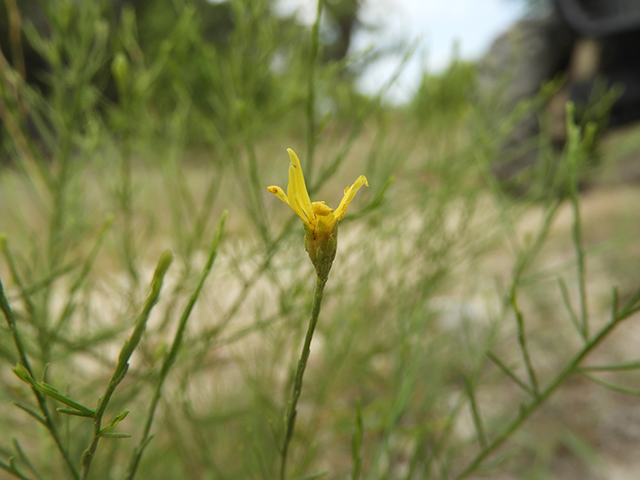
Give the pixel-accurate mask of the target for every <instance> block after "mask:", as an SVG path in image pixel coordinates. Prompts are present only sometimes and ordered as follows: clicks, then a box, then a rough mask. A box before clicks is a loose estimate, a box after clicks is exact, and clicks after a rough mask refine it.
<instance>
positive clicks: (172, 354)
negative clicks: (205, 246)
mask: <svg viewBox="0 0 640 480" xmlns="http://www.w3.org/2000/svg"><path fill="white" fill-rule="evenodd" d="M227 215H228V212H227V211H225V212H224V213H223V214H222V219H221V220H220V225H219V226H218V230H217V231H216V233H215V235H214V238H213V241H212V242H211V247H210V248H209V257H208V258H207V263H206V264H205V267H204V269H203V270H202V274H201V275H200V279H199V280H198V285H197V286H196V289H195V290H194V292H193V293H192V294H191V297H190V298H189V302H188V303H187V305H186V307H185V309H184V311H183V312H182V316H181V317H180V322H179V324H178V329H177V330H176V334H175V336H174V338H173V343H172V345H171V349H170V350H169V352H168V353H167V355H166V356H165V358H164V362H163V363H162V368H161V369H160V376H159V378H158V383H157V385H156V390H155V392H154V393H153V399H152V400H151V405H150V406H149V412H148V414H147V420H146V422H145V426H144V430H143V433H142V438H141V439H140V442H139V443H138V446H137V447H136V448H135V449H134V451H133V453H132V455H131V461H130V463H129V470H128V473H127V476H126V478H127V480H133V478H135V476H136V472H137V470H138V466H139V464H140V459H141V458H142V454H143V453H144V449H145V447H146V446H147V445H148V444H149V440H150V439H151V438H150V436H149V434H150V432H151V426H152V425H153V419H154V417H155V412H156V408H157V406H158V402H159V401H160V397H161V396H162V386H163V385H164V381H165V380H166V378H167V375H168V374H169V370H170V369H171V367H172V366H173V365H174V363H175V361H176V358H177V357H178V352H179V351H180V347H181V346H182V339H183V338H184V334H185V331H186V327H187V320H189V316H190V315H191V311H192V310H193V307H194V306H195V304H196V301H197V300H198V297H199V296H200V292H201V291H202V287H203V286H204V282H205V280H206V279H207V277H208V276H209V273H210V272H211V268H212V267H213V262H214V261H215V259H216V256H217V253H218V244H219V243H220V239H221V238H222V232H223V231H224V224H225V221H226V220H227Z"/></svg>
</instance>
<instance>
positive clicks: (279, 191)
mask: <svg viewBox="0 0 640 480" xmlns="http://www.w3.org/2000/svg"><path fill="white" fill-rule="evenodd" d="M267 190H269V191H270V192H271V193H273V194H274V195H275V196H276V197H278V198H279V199H280V200H282V201H283V202H284V203H286V204H287V205H289V200H287V196H286V195H285V194H284V190H282V189H281V188H280V187H276V186H273V187H267Z"/></svg>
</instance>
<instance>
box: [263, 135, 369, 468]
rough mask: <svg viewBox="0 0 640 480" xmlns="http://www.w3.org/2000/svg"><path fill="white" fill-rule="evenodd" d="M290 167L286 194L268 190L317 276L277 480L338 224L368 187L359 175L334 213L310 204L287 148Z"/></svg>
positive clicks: (297, 164) (295, 160)
mask: <svg viewBox="0 0 640 480" xmlns="http://www.w3.org/2000/svg"><path fill="white" fill-rule="evenodd" d="M287 152H288V153H289V159H290V160H291V164H290V165H289V185H288V186H287V193H286V194H285V193H284V190H282V188H280V187H276V186H271V187H268V190H269V191H270V192H271V193H273V194H274V195H275V196H276V197H278V198H279V199H280V200H282V201H283V202H284V203H286V204H287V205H289V206H290V207H291V209H292V210H293V211H294V213H295V214H296V215H298V216H299V217H300V219H301V220H302V223H303V225H304V231H305V237H304V246H305V249H306V250H307V253H308V254H309V258H310V259H311V263H313V266H314V267H315V269H316V273H317V275H318V278H317V283H316V289H315V293H314V297H313V306H312V308H311V319H310V320H309V326H308V328H307V334H306V337H305V340H304V346H303V347H302V353H301V355H300V360H299V361H298V368H297V369H296V374H295V378H294V385H293V392H292V393H291V397H290V399H289V403H288V405H287V412H286V415H285V425H284V429H285V435H284V440H283V444H282V449H281V464H280V479H281V480H284V478H285V476H286V468H287V453H288V450H289V443H290V442H291V438H292V437H293V432H294V428H295V422H296V406H297V404H298V400H299V399H300V394H301V393H302V380H303V377H304V371H305V369H306V366H307V361H308V360H309V354H310V353H311V340H312V339H313V332H314V331H315V328H316V325H317V323H318V316H319V315H320V305H321V303H322V295H323V292H324V287H325V285H326V283H327V280H328V278H329V272H330V270H331V267H332V265H333V260H334V259H335V257H336V252H337V249H338V222H339V221H340V220H342V219H343V218H344V216H345V215H346V213H347V209H348V208H349V203H351V201H352V200H353V199H354V197H355V196H356V193H357V192H358V190H359V189H360V188H361V187H362V186H364V185H366V186H367V187H368V186H369V183H368V182H367V178H366V177H365V176H364V175H360V176H359V177H358V178H357V180H356V181H355V182H354V183H353V185H347V188H345V190H344V197H342V201H341V202H340V204H339V205H338V208H336V209H335V210H333V209H331V208H330V207H328V206H327V205H326V203H325V202H322V201H321V202H311V199H310V197H309V192H308V191H307V186H306V183H305V181H304V174H303V173H302V166H301V165H300V159H299V158H298V156H297V155H296V154H295V152H294V151H293V150H291V149H290V148H289V149H287Z"/></svg>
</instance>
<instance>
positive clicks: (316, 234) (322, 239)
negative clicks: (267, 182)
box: [268, 148, 369, 265]
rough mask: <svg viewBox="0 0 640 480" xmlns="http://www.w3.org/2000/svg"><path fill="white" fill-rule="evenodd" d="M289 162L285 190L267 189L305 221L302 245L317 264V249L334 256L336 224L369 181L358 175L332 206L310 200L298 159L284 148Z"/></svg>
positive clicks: (325, 254) (278, 188) (291, 151)
mask: <svg viewBox="0 0 640 480" xmlns="http://www.w3.org/2000/svg"><path fill="white" fill-rule="evenodd" d="M287 152H289V158H290V160H291V165H289V186H288V187H287V193H286V195H285V193H284V191H283V190H282V189H281V188H280V187H275V186H272V187H268V190H269V191H270V192H271V193H273V194H274V195H275V196H276V197H278V198H279V199H280V200H282V201H283V202H284V203H286V204H287V205H289V206H290V207H291V210H293V212H294V213H295V214H296V215H298V216H299V217H300V218H301V219H302V222H303V224H304V227H305V231H306V232H307V238H306V239H305V245H306V247H307V252H309V256H310V257H311V261H313V263H314V265H316V264H317V260H318V258H317V253H323V254H324V255H322V256H323V257H326V256H329V257H331V261H333V257H335V247H336V241H337V239H336V236H337V225H338V222H339V221H340V220H342V219H343V218H344V216H345V214H346V213H347V208H349V203H350V202H351V200H353V198H354V197H355V196H356V192H357V191H358V190H359V189H360V187H362V186H363V185H366V186H367V187H368V186H369V184H368V183H367V178H366V177H365V176H364V175H360V176H359V177H358V179H357V180H356V181H355V183H354V184H353V185H350V186H347V188H346V189H345V190H344V197H343V198H342V201H341V202H340V205H338V208H336V209H335V210H333V209H331V208H329V207H328V206H327V205H326V204H325V202H311V199H310V198H309V192H307V185H306V184H305V181H304V175H303V174H302V167H301V165H300V160H299V159H298V156H297V155H296V154H295V152H294V151H293V150H291V149H290V148H288V149H287Z"/></svg>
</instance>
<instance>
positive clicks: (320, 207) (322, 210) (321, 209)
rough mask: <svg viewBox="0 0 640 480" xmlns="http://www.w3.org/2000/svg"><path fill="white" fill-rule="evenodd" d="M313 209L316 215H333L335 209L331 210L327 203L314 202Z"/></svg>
mask: <svg viewBox="0 0 640 480" xmlns="http://www.w3.org/2000/svg"><path fill="white" fill-rule="evenodd" d="M311 208H313V213H315V214H316V215H323V216H326V215H329V214H330V213H333V209H332V208H330V207H329V206H328V205H327V204H326V203H325V202H313V203H312V204H311Z"/></svg>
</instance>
